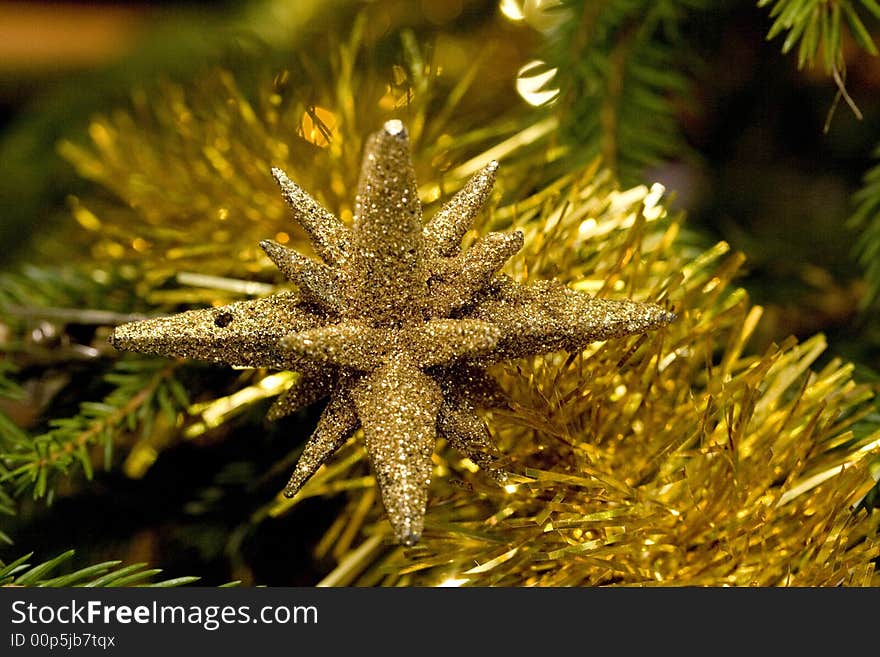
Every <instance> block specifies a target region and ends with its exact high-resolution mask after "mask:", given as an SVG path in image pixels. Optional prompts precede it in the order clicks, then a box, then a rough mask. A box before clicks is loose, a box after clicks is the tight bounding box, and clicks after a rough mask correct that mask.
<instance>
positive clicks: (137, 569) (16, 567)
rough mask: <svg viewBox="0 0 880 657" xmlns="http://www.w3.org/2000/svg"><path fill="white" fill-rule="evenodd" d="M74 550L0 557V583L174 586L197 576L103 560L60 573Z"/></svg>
mask: <svg viewBox="0 0 880 657" xmlns="http://www.w3.org/2000/svg"><path fill="white" fill-rule="evenodd" d="M74 554H75V551H74V550H68V551H67V552H63V553H61V554H59V555H58V556H57V557H55V558H53V559H49V560H48V561H44V562H42V563H39V564H36V565H33V566H32V565H31V564H30V563H28V561H29V559H30V558H31V557H32V556H33V553H30V554H26V555H24V556H23V557H19V558H18V559H16V560H14V561H12V562H10V563H8V564H4V563H3V562H2V561H0V586H26V587H41V588H60V587H66V586H82V587H104V586H153V587H171V586H183V585H185V584H192V583H193V582H197V581H198V580H199V578H198V577H191V576H190V577H175V578H172V579H166V580H158V581H156V580H155V577H156V576H157V575H159V574H160V573H161V572H162V569H161V568H149V567H148V566H147V564H146V563H135V564H131V565H128V566H122V565H121V564H122V561H104V562H102V563H97V564H94V565H91V566H87V567H85V568H80V569H79V570H75V571H73V572H70V573H61V574H60V573H59V571H60V570H62V569H63V566H64V565H65V564H66V563H68V562H69V561H70V560H71V559H73V557H74Z"/></svg>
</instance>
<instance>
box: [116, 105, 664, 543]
mask: <svg viewBox="0 0 880 657" xmlns="http://www.w3.org/2000/svg"><path fill="white" fill-rule="evenodd" d="M496 169H497V163H496V162H492V163H490V164H489V165H488V166H486V167H485V168H483V169H482V170H481V171H479V172H477V173H476V174H475V175H474V176H473V178H471V180H470V181H469V182H468V183H467V184H466V185H465V187H464V188H463V189H462V190H461V191H460V192H458V194H456V195H455V196H454V197H453V198H452V199H451V200H450V201H449V202H448V203H446V204H445V205H444V206H443V208H442V209H440V210H439V211H438V212H437V213H436V214H435V215H434V216H433V217H432V218H431V219H430V220H429V221H428V222H427V223H425V224H423V222H422V209H421V205H420V202H419V197H418V192H417V187H416V180H415V174H414V172H413V167H412V162H411V156H410V151H409V141H408V137H407V133H406V129H405V128H404V126H403V124H402V123H401V122H400V121H396V120H394V121H389V122H387V123H386V124H385V126H384V128H383V129H382V130H380V131H379V132H377V133H375V134H374V135H373V136H372V137H371V138H370V140H369V141H368V143H367V147H366V150H365V154H364V159H363V165H362V170H361V175H360V181H359V186H358V191H357V198H356V204H355V217H354V222H353V225H352V226H351V227H349V226H346V225H345V224H343V223H342V222H341V221H340V220H339V219H337V218H336V217H334V216H333V215H332V214H331V213H329V212H328V211H327V210H325V209H324V208H322V207H321V205H320V204H319V203H317V202H316V201H315V200H314V199H312V198H311V197H310V196H309V195H308V194H307V193H306V192H304V191H303V190H302V189H301V188H300V187H298V186H297V185H296V184H295V183H293V182H292V181H290V180H289V179H288V177H287V176H286V175H285V174H284V172H282V171H280V170H278V169H273V171H272V173H273V175H274V177H275V179H276V181H277V182H278V185H279V186H280V188H281V192H282V194H283V196H284V198H285V200H286V201H287V203H288V205H289V206H290V208H291V210H292V211H293V215H294V218H295V219H296V221H297V222H298V223H299V224H300V226H301V227H302V228H303V229H304V230H305V232H306V233H307V234H308V236H309V238H310V240H311V243H312V246H313V247H314V250H315V253H316V254H317V255H318V257H319V258H320V259H321V261H320V262H318V261H315V260H312V259H311V258H308V257H306V256H303V255H302V254H300V253H297V252H296V251H293V250H291V249H288V248H286V247H284V246H282V245H280V244H277V243H275V242H272V241H269V240H266V241H264V242H262V243H261V244H260V246H261V247H262V248H263V250H264V251H265V252H266V254H267V255H268V256H269V258H270V259H271V260H272V261H273V262H274V263H275V265H276V266H277V267H278V269H279V270H280V271H281V272H282V273H283V274H284V276H285V277H286V278H287V279H288V280H290V281H291V282H292V283H294V284H295V285H296V287H297V289H298V293H296V294H294V293H290V292H285V293H280V294H275V295H272V296H269V297H266V298H262V299H256V300H250V301H240V302H237V303H232V304H230V305H228V306H224V307H220V308H210V309H204V310H191V311H187V312H184V313H180V314H178V315H173V316H171V317H164V318H158V319H150V320H145V321H141V322H133V323H130V324H124V325H122V326H119V327H117V328H116V330H115V331H114V333H113V335H112V338H111V341H112V343H113V345H114V346H116V347H117V348H118V349H126V350H134V351H141V352H148V353H157V354H162V355H165V356H173V357H184V358H195V359H203V360H212V361H220V362H224V363H227V364H230V365H236V366H246V367H266V368H277V369H292V370H296V371H298V372H300V373H301V377H300V379H299V381H298V383H297V384H295V385H294V386H293V387H292V388H291V389H290V390H288V391H287V392H286V393H284V394H283V395H282V396H281V397H280V398H279V399H278V400H277V401H276V402H275V403H274V405H273V406H272V408H271V409H270V411H269V417H270V419H276V418H279V417H282V416H284V415H287V414H289V413H292V412H294V411H295V410H297V409H299V408H302V407H303V406H306V405H308V404H311V403H313V402H316V401H318V400H320V399H323V398H326V397H329V401H328V402H327V405H326V407H325V408H324V411H323V413H322V414H321V417H320V419H319V420H318V425H317V427H316V429H315V431H314V433H313V434H312V436H311V437H310V438H309V440H308V441H307V442H306V445H305V448H304V450H303V453H302V456H301V457H300V459H299V461H298V462H297V464H296V466H295V469H294V472H293V475H292V477H291V479H290V482H289V483H288V485H287V487H286V489H285V494H286V495H288V496H293V495H295V494H296V492H297V491H298V490H299V489H300V488H301V487H302V485H303V484H304V483H305V482H306V481H307V480H308V479H309V477H311V476H312V475H313V474H314V473H315V471H317V469H318V468H319V467H320V466H321V465H322V464H323V463H324V462H325V461H326V460H327V459H328V458H330V456H331V455H332V454H333V453H334V452H335V451H336V450H337V449H338V448H339V447H340V446H342V445H343V444H344V443H345V442H346V441H347V440H348V438H350V437H351V436H352V435H353V434H354V433H355V432H356V431H357V430H358V429H359V428H362V429H363V435H364V441H365V444H366V450H367V454H368V455H369V459H370V462H371V466H372V469H373V471H374V473H375V476H376V480H377V482H378V485H379V489H380V492H381V496H382V501H383V503H384V506H385V510H386V512H387V514H388V517H389V520H390V521H391V525H392V527H393V529H394V535H395V538H396V540H397V541H398V542H399V543H402V544H404V545H412V544H413V543H415V542H416V541H418V539H419V537H420V536H421V533H422V529H423V525H424V515H425V509H426V506H427V497H428V486H429V483H430V480H431V471H432V466H431V456H432V454H433V452H434V444H435V440H436V438H437V436H438V435H440V436H443V437H444V438H446V439H447V441H448V442H449V443H450V444H451V445H452V446H453V447H454V448H456V449H458V450H460V451H462V452H463V453H464V454H466V455H467V456H468V457H469V458H471V460H473V461H474V462H475V463H477V464H478V465H479V466H481V467H482V468H484V469H485V470H487V471H488V472H489V473H490V474H491V475H493V476H494V477H495V478H496V479H498V480H500V481H503V480H504V477H505V473H504V472H503V470H502V469H501V468H499V467H498V465H497V462H498V457H499V454H498V450H497V448H496V447H495V446H494V445H493V443H492V441H491V440H490V438H489V435H488V431H487V429H486V428H485V426H484V424H483V422H482V420H481V419H480V417H479V415H478V414H477V408H478V407H481V406H486V405H491V404H493V403H498V400H499V397H500V393H499V391H498V390H497V388H496V386H495V384H494V382H493V381H492V379H491V377H489V376H488V375H487V374H486V373H485V368H486V367H487V366H489V365H491V364H493V363H497V362H499V361H503V360H509V359H515V358H521V357H524V356H531V355H536V354H542V353H548V352H552V351H557V350H570V351H573V350H579V349H582V348H583V347H584V346H586V345H587V344H589V343H591V342H594V341H596V340H605V339H608V338H614V337H619V336H624V335H630V334H636V333H642V332H645V331H648V330H651V329H656V328H659V327H661V326H663V325H665V324H667V323H669V322H670V321H672V319H673V318H674V316H673V314H672V313H670V312H668V311H667V310H666V309H664V308H662V307H661V306H658V305H654V304H646V303H637V302H633V301H627V300H620V301H616V300H608V299H597V298H592V297H590V296H588V295H586V294H583V293H580V292H575V291H573V290H571V289H569V288H567V287H566V286H565V285H563V284H562V283H559V282H556V281H539V282H535V283H531V284H527V285H526V284H521V283H517V282H515V281H513V280H512V279H510V278H508V277H506V276H504V275H501V274H499V273H498V272H499V270H500V269H501V267H502V266H503V265H504V264H505V262H506V261H507V260H508V259H509V258H510V257H511V256H513V255H514V254H515V253H517V252H518V251H519V250H520V248H522V245H523V236H522V233H520V232H519V231H511V232H498V233H489V234H487V235H485V236H483V237H482V238H480V239H478V240H476V241H475V242H474V243H473V244H472V245H471V247H470V248H469V249H467V250H466V251H462V250H461V241H462V238H463V237H464V234H465V233H466V232H467V231H468V230H470V228H471V226H472V224H473V221H474V218H475V217H476V216H477V214H478V213H479V212H480V210H481V209H482V207H483V205H484V203H485V201H486V199H487V197H488V196H489V194H490V192H491V190H492V186H493V184H494V181H495V172H496Z"/></svg>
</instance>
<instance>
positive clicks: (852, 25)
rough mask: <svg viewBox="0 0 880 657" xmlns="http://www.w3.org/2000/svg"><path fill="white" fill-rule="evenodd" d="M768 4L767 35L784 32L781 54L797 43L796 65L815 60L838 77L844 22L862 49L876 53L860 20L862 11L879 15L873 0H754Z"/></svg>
mask: <svg viewBox="0 0 880 657" xmlns="http://www.w3.org/2000/svg"><path fill="white" fill-rule="evenodd" d="M768 6H769V7H771V8H770V18H773V19H775V20H774V21H773V24H772V25H771V26H770V31H769V32H768V33H767V39H768V40H771V39H774V38H776V37H777V36H780V35H784V36H785V38H784V40H783V42H782V52H783V54H787V53H789V52H791V51H792V50H794V48H795V47H797V61H798V68H805V67H813V66H815V65H816V64H817V62H818V63H820V64H821V65H822V67H823V69H824V70H825V73H827V74H828V75H835V76H837V77H838V78H839V75H840V73H839V72H840V71H842V70H844V69H845V64H844V58H843V35H844V28H843V25H844V23H845V24H846V27H847V33H848V34H849V36H850V37H851V38H852V39H853V41H855V43H856V44H858V46H859V47H860V48H861V49H862V50H864V51H865V52H867V53H868V54H870V55H877V52H878V51H877V46H876V44H875V43H874V40H873V39H872V38H871V34H870V32H869V31H868V28H867V27H866V26H865V23H864V22H863V20H862V14H865V13H867V14H869V15H871V16H873V17H874V18H875V19H880V4H878V3H877V2H876V0H857V1H852V0H758V7H768ZM858 7H860V8H861V10H862V11H861V14H860V11H859V9H858ZM838 84H840V83H838Z"/></svg>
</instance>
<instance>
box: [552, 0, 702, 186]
mask: <svg viewBox="0 0 880 657" xmlns="http://www.w3.org/2000/svg"><path fill="white" fill-rule="evenodd" d="M563 5H564V10H566V11H568V12H569V14H568V15H569V16H574V18H573V19H571V20H565V21H562V22H561V23H560V25H559V28H558V33H553V39H552V40H551V41H550V43H551V45H550V47H549V52H548V55H547V58H548V61H549V62H550V64H551V65H552V66H554V67H555V68H557V69H558V71H559V73H558V76H559V78H558V83H559V86H560V92H561V98H560V103H559V105H560V107H559V108H558V109H559V115H560V117H561V124H562V128H563V135H564V137H565V138H566V139H567V140H568V141H569V142H570V143H572V144H574V145H576V146H577V148H576V149H574V150H575V152H577V153H578V157H582V158H583V161H584V162H586V161H588V160H590V159H592V158H593V157H595V156H596V155H601V156H602V158H603V164H604V166H605V167H606V168H608V169H610V170H611V171H613V172H614V173H615V174H616V175H617V176H618V177H619V178H620V179H621V180H623V181H624V183H625V184H629V183H635V182H636V181H637V180H639V179H640V177H641V173H642V172H643V171H644V169H645V167H647V166H650V165H652V164H654V163H656V162H658V161H660V160H662V159H665V158H670V157H674V156H678V155H681V154H682V153H683V152H685V151H686V150H687V146H686V143H685V140H684V138H683V137H682V134H681V130H680V127H679V122H678V118H677V115H678V106H679V105H680V104H682V103H684V102H685V99H686V98H687V91H688V89H689V86H690V82H689V79H688V75H687V73H686V62H687V61H688V56H689V55H688V53H686V48H685V44H684V42H683V40H682V39H681V30H682V27H683V26H684V25H685V24H686V22H687V21H688V20H689V19H691V18H692V17H693V15H694V14H695V13H696V12H698V11H700V10H702V9H704V8H705V6H706V2H705V0H659V1H648V0H613V1H609V2H602V3H597V2H588V1H587V0H566V2H564V3H563ZM645 116H651V120H650V121H645Z"/></svg>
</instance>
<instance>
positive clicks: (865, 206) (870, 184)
mask: <svg viewBox="0 0 880 657" xmlns="http://www.w3.org/2000/svg"><path fill="white" fill-rule="evenodd" d="M873 156H874V157H875V158H880V145H878V146H877V147H876V148H875V149H874V153H873ZM863 183H864V184H863V186H862V188H861V189H860V190H859V191H858V192H856V194H855V195H854V196H853V201H854V202H855V203H856V210H855V212H854V213H853V215H852V216H851V217H850V218H849V221H848V225H849V226H850V227H851V228H853V229H855V230H858V231H860V235H859V238H858V241H857V242H856V254H857V255H858V258H859V263H860V264H861V265H862V267H863V268H864V272H865V273H864V276H865V281H866V282H867V285H868V290H867V292H866V293H865V295H864V296H863V297H862V306H863V307H865V308H867V307H870V306H873V305H874V304H875V303H876V302H877V300H878V299H880V163H878V164H876V165H875V166H874V167H873V168H871V169H870V170H869V171H868V172H867V173H866V174H865V176H864V179H863Z"/></svg>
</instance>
